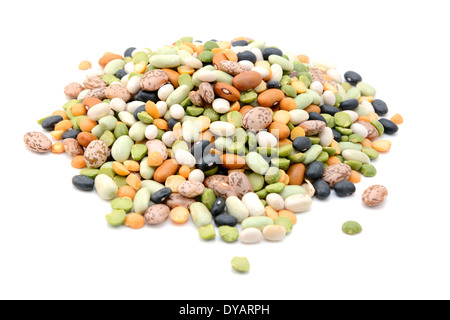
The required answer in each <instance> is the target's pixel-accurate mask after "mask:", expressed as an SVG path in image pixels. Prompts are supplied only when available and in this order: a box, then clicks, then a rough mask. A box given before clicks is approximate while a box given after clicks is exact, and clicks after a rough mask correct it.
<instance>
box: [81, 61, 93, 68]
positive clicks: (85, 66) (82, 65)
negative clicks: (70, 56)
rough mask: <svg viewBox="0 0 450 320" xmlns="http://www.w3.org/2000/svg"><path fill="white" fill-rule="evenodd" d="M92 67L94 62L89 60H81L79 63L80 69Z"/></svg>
mask: <svg viewBox="0 0 450 320" xmlns="http://www.w3.org/2000/svg"><path fill="white" fill-rule="evenodd" d="M90 68H92V63H90V62H89V61H87V60H84V61H81V62H80V64H79V65H78V69H79V70H89V69H90Z"/></svg>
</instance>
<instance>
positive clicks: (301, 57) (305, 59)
mask: <svg viewBox="0 0 450 320" xmlns="http://www.w3.org/2000/svg"><path fill="white" fill-rule="evenodd" d="M297 58H298V60H300V62H301V63H309V57H308V56H305V55H304V54H299V55H298V56H297Z"/></svg>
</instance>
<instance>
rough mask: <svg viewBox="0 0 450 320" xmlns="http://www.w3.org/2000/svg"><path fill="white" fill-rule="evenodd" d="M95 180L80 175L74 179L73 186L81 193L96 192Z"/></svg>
mask: <svg viewBox="0 0 450 320" xmlns="http://www.w3.org/2000/svg"><path fill="white" fill-rule="evenodd" d="M94 183H95V181H94V179H91V178H89V177H88V176H83V175H78V176H75V177H73V178H72V184H73V185H74V186H75V187H76V188H77V189H78V190H81V191H92V190H94Z"/></svg>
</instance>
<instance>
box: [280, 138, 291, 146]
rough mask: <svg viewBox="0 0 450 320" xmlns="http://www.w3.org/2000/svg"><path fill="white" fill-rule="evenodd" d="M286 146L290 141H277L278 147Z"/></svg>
mask: <svg viewBox="0 0 450 320" xmlns="http://www.w3.org/2000/svg"><path fill="white" fill-rule="evenodd" d="M287 144H292V141H291V140H289V139H281V140H280V141H278V146H279V147H282V146H285V145H287Z"/></svg>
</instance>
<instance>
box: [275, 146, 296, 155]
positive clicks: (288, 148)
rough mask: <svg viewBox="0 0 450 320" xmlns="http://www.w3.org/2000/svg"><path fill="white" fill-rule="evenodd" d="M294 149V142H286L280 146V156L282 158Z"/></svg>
mask: <svg viewBox="0 0 450 320" xmlns="http://www.w3.org/2000/svg"><path fill="white" fill-rule="evenodd" d="M293 150H294V148H293V146H292V144H285V145H284V146H281V147H279V148H278V156H279V157H282V158H284V157H287V156H289V155H290V154H291V153H292V151H293Z"/></svg>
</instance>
